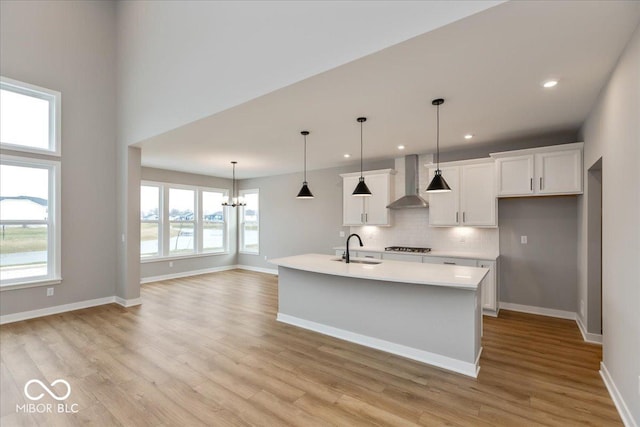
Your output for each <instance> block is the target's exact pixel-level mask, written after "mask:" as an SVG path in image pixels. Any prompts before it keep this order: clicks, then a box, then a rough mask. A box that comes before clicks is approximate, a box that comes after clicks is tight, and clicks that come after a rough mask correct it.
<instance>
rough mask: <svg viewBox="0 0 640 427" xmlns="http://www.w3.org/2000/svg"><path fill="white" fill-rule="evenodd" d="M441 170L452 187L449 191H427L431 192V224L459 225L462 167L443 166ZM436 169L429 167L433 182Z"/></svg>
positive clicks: (430, 177)
mask: <svg viewBox="0 0 640 427" xmlns="http://www.w3.org/2000/svg"><path fill="white" fill-rule="evenodd" d="M441 170H442V176H443V177H444V179H445V181H447V184H449V187H451V191H450V192H448V193H431V194H429V193H427V194H429V225H432V226H454V225H458V223H459V221H460V218H459V216H460V215H459V203H460V167H459V166H451V167H443V168H442V169H441ZM435 171H436V170H435V169H429V179H428V182H431V179H432V178H433V175H434V173H435Z"/></svg>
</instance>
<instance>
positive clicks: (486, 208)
mask: <svg viewBox="0 0 640 427" xmlns="http://www.w3.org/2000/svg"><path fill="white" fill-rule="evenodd" d="M460 191H461V194H460V210H461V211H462V215H461V216H462V217H461V218H460V225H469V226H472V225H476V226H477V225H480V226H491V225H496V204H497V199H496V193H495V178H494V165H493V162H491V163H483V164H478V165H467V166H463V167H462V172H461V185H460Z"/></svg>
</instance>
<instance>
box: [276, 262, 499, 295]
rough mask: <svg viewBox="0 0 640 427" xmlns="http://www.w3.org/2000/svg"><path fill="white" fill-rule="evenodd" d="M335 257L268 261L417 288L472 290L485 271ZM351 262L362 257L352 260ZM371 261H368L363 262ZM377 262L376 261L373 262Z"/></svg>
mask: <svg viewBox="0 0 640 427" xmlns="http://www.w3.org/2000/svg"><path fill="white" fill-rule="evenodd" d="M336 259H338V258H337V257H336V256H335V255H324V254H304V255H295V256H290V257H285V258H277V259H272V260H269V262H270V263H271V264H275V265H277V266H278V267H286V268H292V269H296V270H304V271H310V272H313V273H320V274H330V275H334V276H344V277H353V278H358V279H368V280H378V281H387V282H399V283H413V284H417V285H429V286H444V287H449V288H457V289H466V290H476V289H477V288H478V286H479V284H480V282H482V280H483V279H484V277H485V276H486V275H487V273H488V272H489V270H488V269H486V268H480V267H464V266H457V265H441V264H423V263H415V262H406V261H393V260H381V262H380V264H356V263H349V264H347V263H345V262H339V261H336ZM352 259H354V260H357V259H362V258H352ZM364 260H366V261H372V260H370V259H364ZM376 261H377V260H376Z"/></svg>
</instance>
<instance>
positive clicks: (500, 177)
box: [496, 154, 534, 196]
mask: <svg viewBox="0 0 640 427" xmlns="http://www.w3.org/2000/svg"><path fill="white" fill-rule="evenodd" d="M496 181H497V185H496V186H497V192H498V196H527V195H530V194H533V187H534V182H533V155H532V154H529V155H526V156H514V157H504V158H500V159H496Z"/></svg>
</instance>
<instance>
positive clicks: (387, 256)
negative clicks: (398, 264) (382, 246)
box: [382, 252, 422, 262]
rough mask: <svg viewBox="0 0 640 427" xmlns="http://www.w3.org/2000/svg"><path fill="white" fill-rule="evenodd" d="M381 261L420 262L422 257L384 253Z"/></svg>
mask: <svg viewBox="0 0 640 427" xmlns="http://www.w3.org/2000/svg"><path fill="white" fill-rule="evenodd" d="M382 259H390V260H393V261H407V262H422V255H411V254H406V255H405V254H393V253H387V252H385V253H384V254H383V255H382Z"/></svg>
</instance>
